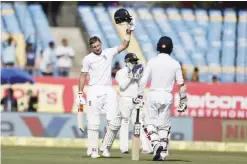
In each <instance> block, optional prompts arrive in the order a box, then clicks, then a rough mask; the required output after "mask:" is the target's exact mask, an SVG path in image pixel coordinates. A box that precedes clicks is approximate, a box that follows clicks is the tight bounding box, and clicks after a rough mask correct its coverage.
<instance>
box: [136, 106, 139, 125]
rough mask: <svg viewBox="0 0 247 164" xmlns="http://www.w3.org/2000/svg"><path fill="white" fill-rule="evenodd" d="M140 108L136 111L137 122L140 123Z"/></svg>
mask: <svg viewBox="0 0 247 164" xmlns="http://www.w3.org/2000/svg"><path fill="white" fill-rule="evenodd" d="M139 115H140V108H138V109H136V122H139Z"/></svg>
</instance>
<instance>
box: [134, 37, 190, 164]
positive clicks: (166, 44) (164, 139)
mask: <svg viewBox="0 0 247 164" xmlns="http://www.w3.org/2000/svg"><path fill="white" fill-rule="evenodd" d="M172 49H173V43H172V39H171V38H169V37H167V36H163V37H161V38H160V39H159V41H158V43H157V51H159V52H160V53H159V54H158V55H157V56H156V57H154V58H152V59H151V60H149V61H148V63H147V66H146V68H145V70H144V74H143V77H142V78H141V80H140V82H139V85H140V87H139V89H138V90H139V91H138V94H143V90H144V87H145V86H146V83H147V80H148V78H149V76H151V85H150V88H149V91H148V94H147V106H148V109H147V115H146V127H145V131H146V134H147V138H148V140H149V141H150V143H151V146H152V147H153V151H154V154H153V160H154V161H164V160H165V159H166V157H167V155H168V144H169V138H170V137H169V135H170V132H171V118H170V110H171V106H172V101H173V96H172V93H171V92H172V90H173V87H174V81H175V80H176V82H177V85H178V87H179V95H180V104H179V107H178V109H177V111H178V112H184V111H185V110H186V109H187V95H186V86H185V84H184V79H183V76H182V70H181V66H180V64H179V62H178V61H176V60H175V59H173V58H172V57H171V56H170V54H171V52H172Z"/></svg>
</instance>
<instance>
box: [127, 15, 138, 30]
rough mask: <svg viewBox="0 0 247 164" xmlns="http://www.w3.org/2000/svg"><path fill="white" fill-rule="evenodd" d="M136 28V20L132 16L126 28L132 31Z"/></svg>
mask: <svg viewBox="0 0 247 164" xmlns="http://www.w3.org/2000/svg"><path fill="white" fill-rule="evenodd" d="M135 28H136V21H135V18H133V17H132V21H131V22H130V23H129V25H128V29H129V30H130V31H134V30H135Z"/></svg>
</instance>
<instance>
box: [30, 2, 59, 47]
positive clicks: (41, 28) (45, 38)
mask: <svg viewBox="0 0 247 164" xmlns="http://www.w3.org/2000/svg"><path fill="white" fill-rule="evenodd" d="M28 8H29V11H30V13H31V17H32V20H33V22H34V25H35V28H36V31H37V35H38V37H39V38H40V41H41V46H42V48H47V47H48V44H49V42H50V41H54V39H53V37H52V34H51V29H50V26H49V23H48V20H47V17H46V15H45V13H44V11H43V9H42V6H41V5H38V4H31V5H29V6H28Z"/></svg>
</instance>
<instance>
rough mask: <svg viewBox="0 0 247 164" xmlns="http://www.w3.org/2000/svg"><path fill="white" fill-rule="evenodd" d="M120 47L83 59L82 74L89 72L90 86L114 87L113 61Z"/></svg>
mask: <svg viewBox="0 0 247 164" xmlns="http://www.w3.org/2000/svg"><path fill="white" fill-rule="evenodd" d="M117 49H118V47H114V48H107V49H105V50H103V51H102V52H101V54H100V55H96V54H94V53H93V52H92V53H90V54H88V55H87V56H85V58H84V59H83V64H82V69H81V72H88V74H89V83H88V84H89V85H90V86H92V85H112V78H111V72H112V60H113V57H114V56H115V55H116V54H118V50H117Z"/></svg>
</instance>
